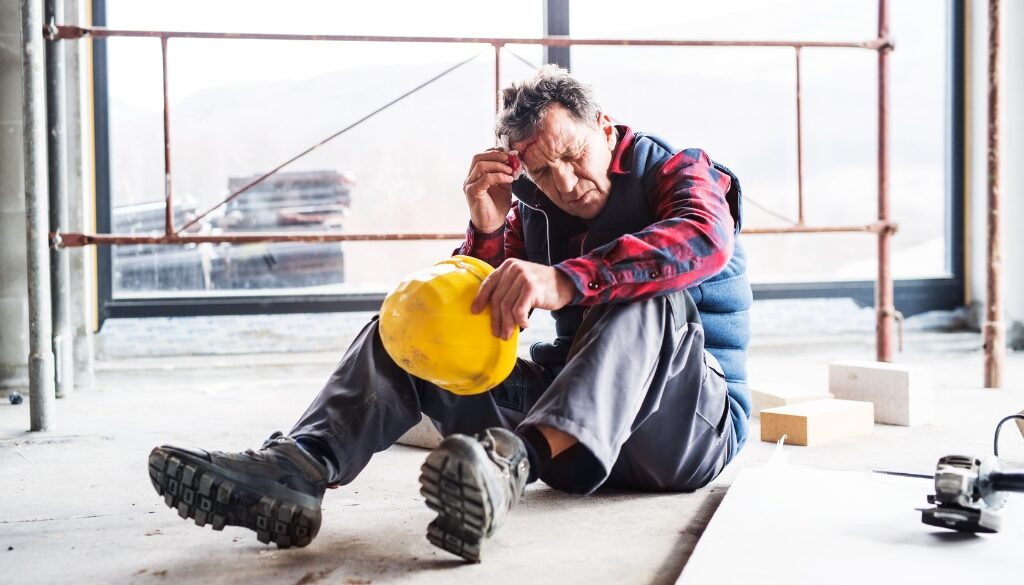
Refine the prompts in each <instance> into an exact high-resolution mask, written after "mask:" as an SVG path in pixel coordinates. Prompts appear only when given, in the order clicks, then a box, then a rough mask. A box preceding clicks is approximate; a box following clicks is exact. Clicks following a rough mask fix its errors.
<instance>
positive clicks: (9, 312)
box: [0, 0, 29, 391]
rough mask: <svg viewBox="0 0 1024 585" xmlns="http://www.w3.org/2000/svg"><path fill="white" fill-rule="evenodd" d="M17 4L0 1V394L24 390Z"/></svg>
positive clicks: (25, 295) (25, 336)
mask: <svg viewBox="0 0 1024 585" xmlns="http://www.w3.org/2000/svg"><path fill="white" fill-rule="evenodd" d="M21 67H22V64H21V4H20V3H19V2H18V0H0V275H2V277H0V391H2V390H4V389H10V388H17V389H19V390H24V389H25V388H27V387H28V368H27V361H26V358H27V356H28V353H29V343H28V292H27V291H28V284H27V276H26V274H27V272H26V270H27V268H26V256H27V251H26V242H25V187H24V185H25V181H24V177H25V168H24V164H23V152H24V144H23V142H22V111H21V95H22V91H21Z"/></svg>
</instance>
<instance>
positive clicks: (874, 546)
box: [677, 467, 1024, 585]
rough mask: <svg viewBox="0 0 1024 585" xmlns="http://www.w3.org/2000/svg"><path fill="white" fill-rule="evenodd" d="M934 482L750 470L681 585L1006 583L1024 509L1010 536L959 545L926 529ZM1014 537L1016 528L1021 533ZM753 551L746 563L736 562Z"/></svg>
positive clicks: (1012, 520)
mask: <svg viewBox="0 0 1024 585" xmlns="http://www.w3.org/2000/svg"><path fill="white" fill-rule="evenodd" d="M933 488H934V483H933V481H932V480H930V479H919V478H906V477H893V476H888V475H879V474H870V473H864V472H846V471H821V470H815V469H805V468H792V467H790V468H785V467H784V468H781V469H778V470H776V469H744V470H743V471H741V472H740V473H739V475H738V476H737V477H736V481H735V482H734V483H733V485H732V487H730V488H729V493H728V494H727V495H726V496H725V499H724V500H723V501H722V504H721V505H720V506H719V508H718V511H717V512H715V515H714V517H713V518H712V519H711V522H710V524H708V527H707V529H706V530H705V531H704V535H703V536H702V537H701V539H700V542H698V543H697V547H696V548H695V549H694V551H693V554H692V555H691V557H690V560H689V562H688V563H687V564H686V568H685V569H684V570H683V574H682V575H681V576H680V578H679V580H678V581H677V584H678V585H691V584H703V583H716V582H721V581H722V575H723V572H722V571H723V566H726V564H727V566H728V581H729V582H730V583H785V584H786V585H801V584H804V583H807V584H810V583H813V584H815V585H817V584H820V583H822V582H827V583H829V585H845V584H851V585H864V583H871V582H885V583H958V582H959V583H968V582H992V583H997V582H1001V581H1005V580H1006V577H1007V576H1008V575H1009V576H1012V575H1013V574H1014V571H1015V570H1017V569H1018V568H1019V565H1020V561H1019V558H1020V551H1021V550H1024V505H1022V504H1024V499H1018V500H1014V499H1013V498H1011V499H1010V500H1009V502H1008V504H1007V507H1006V508H1005V510H1004V518H1003V520H1004V524H1005V525H1006V527H1007V528H1006V530H1005V531H1004V532H1001V533H999V534H987V535H985V536H969V537H966V538H964V537H962V535H955V534H952V533H949V532H948V531H944V530H942V529H939V528H935V527H932V526H926V525H925V524H922V523H921V520H920V513H919V512H917V511H916V510H915V508H921V507H923V506H924V505H925V504H926V499H925V498H926V497H927V496H928V494H929V493H931V490H932V489H933ZM1011 527H1012V528H1011ZM736 551H743V562H735V559H736V556H735V555H736Z"/></svg>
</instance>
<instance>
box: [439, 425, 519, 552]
mask: <svg viewBox="0 0 1024 585" xmlns="http://www.w3.org/2000/svg"><path fill="white" fill-rule="evenodd" d="M421 470H422V474H421V475H420V486H421V487H420V493H421V494H423V497H425V498H426V500H427V506H428V507H429V508H430V509H431V510H434V511H435V512H437V518H436V519H435V520H434V521H433V522H431V523H430V526H428V527H427V540H429V541H430V542H431V543H432V544H433V545H434V546H437V547H440V548H443V549H445V550H447V551H448V552H451V553H455V554H457V555H459V556H460V557H462V558H464V559H466V560H467V561H472V562H475V563H479V562H480V545H481V543H482V541H483V539H485V538H487V537H489V536H491V535H492V534H494V532H495V531H496V530H497V529H498V528H500V527H501V525H502V524H503V523H504V522H505V517H506V516H508V512H509V510H511V509H512V508H513V507H514V506H515V505H516V504H517V503H519V499H520V498H522V496H523V490H524V489H525V488H526V478H527V476H528V475H529V472H530V462H529V460H528V459H527V456H526V447H525V445H524V444H523V441H522V439H520V438H519V437H517V436H516V435H515V434H514V433H512V432H511V431H507V430H505V429H502V428H493V429H487V430H486V431H484V432H482V433H480V434H479V435H477V436H476V438H473V437H468V436H466V435H451V436H450V437H448V438H446V439H445V440H444V441H442V442H441V444H440V445H439V446H438V447H437V448H436V449H434V450H433V451H432V452H431V453H430V455H428V456H427V461H426V462H425V463H424V464H423V467H422V468H421Z"/></svg>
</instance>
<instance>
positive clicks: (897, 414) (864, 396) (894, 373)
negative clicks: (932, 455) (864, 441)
mask: <svg viewBox="0 0 1024 585" xmlns="http://www.w3.org/2000/svg"><path fill="white" fill-rule="evenodd" d="M828 389H829V390H830V391H831V392H832V394H833V395H834V396H835V397H836V398H842V399H845V400H864V401H867V402H871V403H872V404H874V405H875V422H880V423H885V424H890V425H901V426H914V425H920V424H925V423H930V422H932V416H933V404H932V402H933V397H932V377H931V372H929V371H928V370H926V369H924V368H920V367H916V366H907V365H902V364H889V363H884V362H868V361H863V362H860V361H853V362H833V363H831V364H829V368H828Z"/></svg>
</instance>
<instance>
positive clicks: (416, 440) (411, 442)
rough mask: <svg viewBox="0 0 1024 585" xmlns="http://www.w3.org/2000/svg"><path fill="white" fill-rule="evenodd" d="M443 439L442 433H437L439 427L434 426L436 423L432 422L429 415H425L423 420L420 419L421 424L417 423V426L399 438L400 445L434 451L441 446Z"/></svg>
mask: <svg viewBox="0 0 1024 585" xmlns="http://www.w3.org/2000/svg"><path fill="white" fill-rule="evenodd" d="M443 438H444V437H442V436H441V433H439V432H437V427H435V426H434V423H432V422H430V419H429V418H427V415H423V418H422V419H420V422H418V423H416V426H414V427H413V428H411V429H409V430H408V431H406V432H405V434H404V435H402V436H401V437H399V438H398V443H400V444H402V445H408V446H409V447H420V448H422V449H433V448H435V447H437V446H438V445H440V444H441V440H442V439H443Z"/></svg>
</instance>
